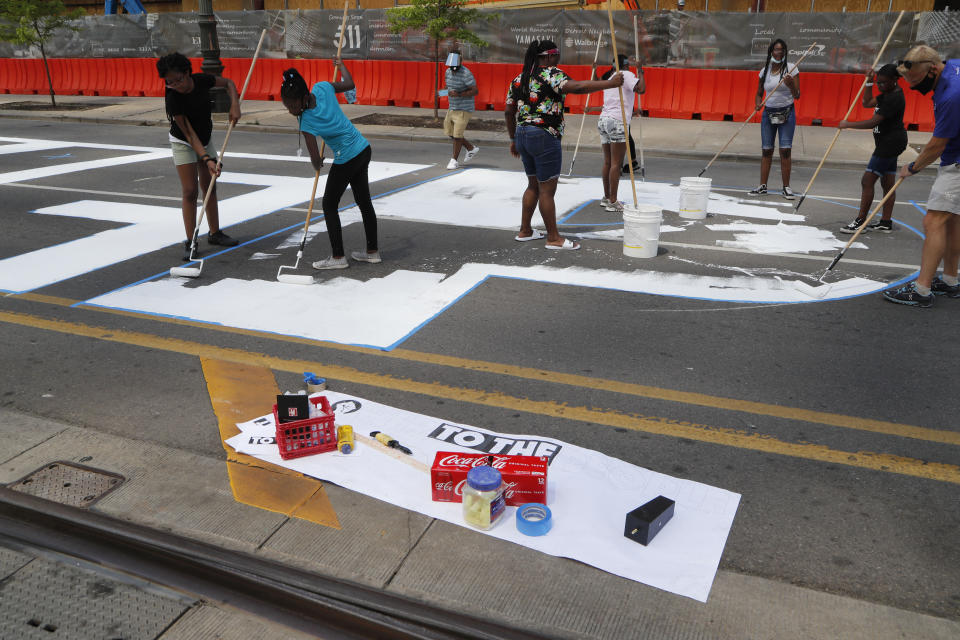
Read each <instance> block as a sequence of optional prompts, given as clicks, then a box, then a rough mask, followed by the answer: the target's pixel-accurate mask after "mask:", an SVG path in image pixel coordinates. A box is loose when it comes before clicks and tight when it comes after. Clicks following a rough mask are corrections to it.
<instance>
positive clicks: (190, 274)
mask: <svg viewBox="0 0 960 640" xmlns="http://www.w3.org/2000/svg"><path fill="white" fill-rule="evenodd" d="M266 35H267V30H266V29H264V30H263V31H261V32H260V41H259V42H257V50H256V51H255V52H254V53H253V59H252V60H251V61H250V69H249V70H248V71H247V79H246V80H244V81H243V90H242V91H241V92H240V98H239V99H238V100H237V104H238V105H239V104H241V103H242V102H243V97H244V96H245V95H246V94H247V86H249V84H250V77H251V76H253V67H254V66H255V65H256V64H257V58H258V57H259V56H260V47H262V46H263V39H264V37H265V36H266ZM188 124H189V122H188ZM235 124H236V123H235V122H233V121H232V120H231V121H230V124H229V125H228V126H227V134H226V135H225V136H224V137H223V146H221V147H220V153H219V154H217V170H216V172H215V173H214V174H213V176H211V178H210V184H209V185H208V186H207V191H206V193H204V194H203V205H202V206H201V208H200V217H199V218H198V219H197V222H196V224H195V225H194V227H193V238H192V239H191V241H190V261H191V262H199V263H200V266H199V267H171V269H170V275H171V276H181V277H184V278H198V277H200V272H201V271H202V270H203V260H197V258H196V256H197V243H198V242H199V238H200V223H202V222H203V217H204V215H205V214H206V212H207V203H208V202H209V201H210V194H211V193H213V190H214V187H215V186H216V184H217V178H218V177H219V176H220V166H221V165H222V164H223V154H224V152H225V151H226V150H227V143H228V142H229V141H230V134H231V133H232V132H233V127H234V125H235ZM206 169H207V168H206V166H204V170H206Z"/></svg>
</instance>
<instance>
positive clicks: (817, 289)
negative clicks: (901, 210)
mask: <svg viewBox="0 0 960 640" xmlns="http://www.w3.org/2000/svg"><path fill="white" fill-rule="evenodd" d="M901 182H903V178H900V179H899V180H897V181H896V183H894V185H893V187H892V188H891V189H890V191H888V192H887V193H886V195H885V196H883V199H882V200H881V201H880V202H879V204H877V206H876V207H874V208H873V211H871V212H870V215H869V216H867V219H866V220H864V221H863V224H861V225H860V227H859V228H858V229H857V232H856V233H854V234H853V236H852V237H851V238H850V240H848V241H847V244H846V245H845V246H844V247H843V249H841V250H840V253H838V254H837V257H836V258H834V259H833V262H831V263H830V266H829V267H827V268H826V270H825V271H824V272H823V274H822V275H821V276H820V277H819V278H817V281H816V283H815V284H812V285H810V284H807V283H806V282H800V281H799V280H797V281H796V282H794V283H793V284H794V287H795V288H796V289H797V290H798V291H800V292H802V293H805V294H807V295H808V296H810V297H812V298H823V297H824V296H825V295H827V293H828V292H829V291H830V289H831V288H833V285H832V284H827V283H825V282H824V281H823V279H824V278H825V277H826V276H827V274H828V273H829V272H830V271H831V270H832V269H833V268H834V267H835V266H837V263H838V262H840V258H842V257H843V254H844V253H846V252H847V249H849V248H850V245H852V244H853V242H854V240H856V239H857V238H858V237H859V236H860V234H861V233H863V230H864V229H866V228H867V224H868V223H869V222H870V220H872V219H873V216H875V215H876V214H877V211H879V210H880V208H881V207H883V205H884V204H885V203H886V202H887V200H889V199H890V198H891V197H892V196H893V194H894V193H896V192H897V187H899V186H900V183H901Z"/></svg>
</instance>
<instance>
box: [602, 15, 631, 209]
mask: <svg viewBox="0 0 960 640" xmlns="http://www.w3.org/2000/svg"><path fill="white" fill-rule="evenodd" d="M607 16H608V17H609V18H610V46H611V47H613V68H614V72H616V73H620V58H619V56H618V55H617V34H616V33H615V32H614V30H613V3H612V1H611V0H607ZM617 93H618V94H619V95H620V117H621V118H622V119H623V132H624V134H626V132H627V125H628V124H629V122H630V121H629V120H627V113H626V109H624V107H623V87H622V86H621V87H617ZM630 108H631V109H633V105H630ZM626 147H627V164H628V165H629V166H630V188H631V189H633V207H634V209H636V208H637V204H638V202H637V183H636V182H635V181H634V179H633V154H631V153H630V145H629V144H628V145H626Z"/></svg>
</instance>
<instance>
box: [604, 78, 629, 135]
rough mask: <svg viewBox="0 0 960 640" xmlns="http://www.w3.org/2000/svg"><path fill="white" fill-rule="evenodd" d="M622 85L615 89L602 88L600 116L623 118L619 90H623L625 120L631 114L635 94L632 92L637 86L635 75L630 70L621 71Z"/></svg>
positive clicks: (615, 118)
mask: <svg viewBox="0 0 960 640" xmlns="http://www.w3.org/2000/svg"><path fill="white" fill-rule="evenodd" d="M622 73H623V86H622V87H617V88H615V89H604V90H603V110H602V111H601V112H600V116H601V117H603V116H606V117H608V118H613V119H614V120H621V121H622V120H623V116H622V115H621V113H620V93H619V92H620V91H623V110H624V112H626V114H627V122H628V123H629V122H630V118H631V116H632V115H633V102H634V97H635V96H636V94H635V93H634V92H633V90H634V89H636V88H637V76H635V75H634V74H633V73H632V72H630V71H623V72H622Z"/></svg>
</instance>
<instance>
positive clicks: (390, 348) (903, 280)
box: [71, 169, 924, 351]
mask: <svg viewBox="0 0 960 640" xmlns="http://www.w3.org/2000/svg"><path fill="white" fill-rule="evenodd" d="M463 171H466V169H459V170H457V171H451V172H449V173H445V174H441V175H439V176H435V177H433V178H427V179H425V180H421V181H420V182H417V183H413V184H410V185H407V186H404V187H399V188H396V189H392V190H390V191H387V192H384V193H381V194H378V195H376V196H373V197H372V198H371V199H373V200H375V199H379V198H383V197H385V196H387V195H390V194H393V193H398V192H401V191H406V190H408V189H412V188H414V187H418V186H420V185H423V184H427V183H429V182H433V181H435V180H442V179H444V178H446V177H447V176H451V175H455V174H457V173H461V172H463ZM651 182H653V181H651ZM665 183H666V184H672V182H665ZM811 198H813V199H817V200H821V201H825V202H828V203H830V204H835V205H839V206H842V207H848V208H854V209H857V208H858V207H856V206H854V205H848V204H844V203H840V202H835V201H831V200H827V199H824V198H819V197H816V196H811ZM591 202H596V200H588V201H586V202H584V203H582V204H581V205H580V206H578V207H576V208H575V209H574V210H573V211H571V212H570V213H569V214H567V215H566V216H564V217H563V218H562V219H561V221H563V220H568V219H569V218H571V217H573V216H574V215H575V214H576V213H578V212H579V211H581V210H582V209H583V208H584V207H586V206H587V205H588V204H590V203H591ZM910 203H911V204H913V206H915V207H916V208H917V209H920V207H919V206H918V205H917V204H916V203H915V202H914V201H913V200H911V201H910ZM355 206H356V204H355V203H354V204H350V205H346V206H343V207H340V208H339V209H338V211H345V210H346V209H350V208H352V207H355ZM920 211H923V210H922V209H920ZM270 213H273V212H270ZM264 215H267V214H264ZM258 217H260V216H258ZM322 218H323V216H322V215H321V216H319V217H318V218H317V219H322ZM252 219H255V218H252ZM897 223H898V224H900V225H902V226H903V227H904V228H906V229H909V230H910V231H913V232H914V233H916V234H917V235H918V236H920V237H921V238H923V237H924V236H923V234H921V233H920V232H918V231H917V230H916V229H914V228H913V227H911V226H910V225H907V224H904V223H902V222H900V221H899V220H897ZM613 225H619V226H622V225H623V223H622V222H621V223H599V224H596V225H587V224H584V225H577V224H570V225H566V226H613ZM298 226H300V225H299V223H298V224H295V225H291V226H289V227H285V228H283V229H280V230H278V231H274V232H271V233H268V234H265V235H263V236H260V237H259V238H254V239H251V240H248V241H246V242H244V243H242V244H240V245H238V246H236V247H231V248H229V249H225V250H223V251H219V252H217V253H215V254H212V255H211V256H208V257H214V256H217V255H220V254H222V253H226V252H227V251H232V250H233V249H238V248H240V247H242V246H245V245H247V244H250V243H251V242H257V241H259V240H262V239H266V238H269V237H271V236H274V235H277V234H280V233H285V232H289V231H290V230H291V229H294V228H296V227H298ZM204 259H207V258H204ZM191 264H192V263H191ZM918 273H919V271H915V272H913V273H912V274H910V275H909V276H905V277H904V278H901V279H899V280H897V281H895V282H893V283H889V284H887V285H885V286H884V287H883V289H888V288H892V287H896V286H899V285H901V284H904V283H906V282H909V281H910V280H913V279H914V278H916V276H917V274H918ZM165 274H169V270H168V271H166V272H163V273H160V274H157V275H155V276H151V277H149V278H145V279H143V280H140V281H139V282H136V283H133V284H130V285H125V286H123V287H120V288H118V289H114V290H113V291H110V292H107V293H104V294H100V296H97V297H101V296H105V295H109V294H110V293H113V292H114V291H121V290H123V289H126V288H128V287H130V286H133V285H135V284H142V283H143V282H147V281H149V280H153V279H155V278H157V277H160V276H162V275H165ZM493 278H498V279H503V280H518V281H523V282H542V281H541V280H534V279H530V278H524V277H520V276H501V275H487V276H484V277H483V278H482V279H481V280H479V281H477V282H476V283H474V284H473V285H472V286H471V287H470V288H469V289H467V290H466V291H464V292H463V293H461V294H460V295H459V296H457V297H456V298H454V299H453V300H451V301H450V302H449V303H447V304H446V305H444V306H443V308H442V309H440V310H439V311H437V312H436V313H434V314H433V315H432V316H430V317H429V318H427V319H426V320H424V321H423V322H421V323H420V324H418V325H417V326H416V327H414V328H413V329H411V330H410V331H409V332H407V333H406V334H405V335H404V336H402V337H401V338H400V339H398V340H396V341H395V342H394V343H392V344H390V345H387V346H386V347H381V346H376V345H368V344H358V343H340V342H336V341H333V340H317V339H316V338H311V337H308V336H302V335H298V334H290V333H279V332H276V331H265V330H261V329H257V330H256V331H257V332H259V333H263V334H266V335H279V336H287V337H296V338H302V339H305V340H316V341H317V342H332V343H334V344H346V345H349V346H358V347H364V348H369V349H376V350H379V351H393V350H394V349H396V348H397V347H399V346H400V345H401V344H403V343H404V342H406V341H407V340H408V339H410V338H411V337H412V336H413V335H415V334H416V333H418V332H419V331H420V330H421V329H422V328H423V327H425V326H426V325H428V324H430V323H431V322H433V320H434V319H436V318H437V317H439V316H440V315H442V314H444V313H446V311H447V310H448V309H449V308H450V307H452V306H453V305H455V304H456V303H458V302H459V301H460V300H462V299H463V298H465V297H466V296H467V295H468V294H470V293H472V292H473V291H474V289H476V288H478V287H480V286H481V285H483V284H485V283H486V282H487V281H488V280H491V279H493ZM571 286H579V285H571ZM590 288H591V289H600V290H607V291H621V292H625V293H632V294H641V295H649V296H660V297H667V298H679V299H685V300H702V301H706V302H722V300H717V299H715V298H705V297H701V296H689V295H678V294H669V293H648V292H640V291H632V290H626V289H619V288H616V287H603V286H598V287H590ZM872 293H876V292H875V291H874V292H869V293H857V294H851V295H848V296H843V297H839V298H830V299H829V300H820V299H813V298H811V299H810V300H794V301H778V302H770V301H768V300H737V301H728V302H734V303H735V304H810V303H814V302H827V301H838V300H849V299H852V298H859V297H863V296H866V295H871V294H872ZM71 306H72V307H79V306H90V307H94V308H104V309H114V310H121V311H128V312H131V313H137V314H140V315H145V316H156V317H162V318H173V319H179V320H186V321H189V322H192V323H196V324H206V325H210V326H225V325H223V324H222V323H219V322H211V321H205V320H197V319H194V318H189V317H185V316H176V315H168V314H162V313H156V312H144V311H141V310H136V309H126V308H122V307H107V306H104V305H98V304H92V303H89V302H85V301H80V302H77V303H75V304H73V305H71Z"/></svg>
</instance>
